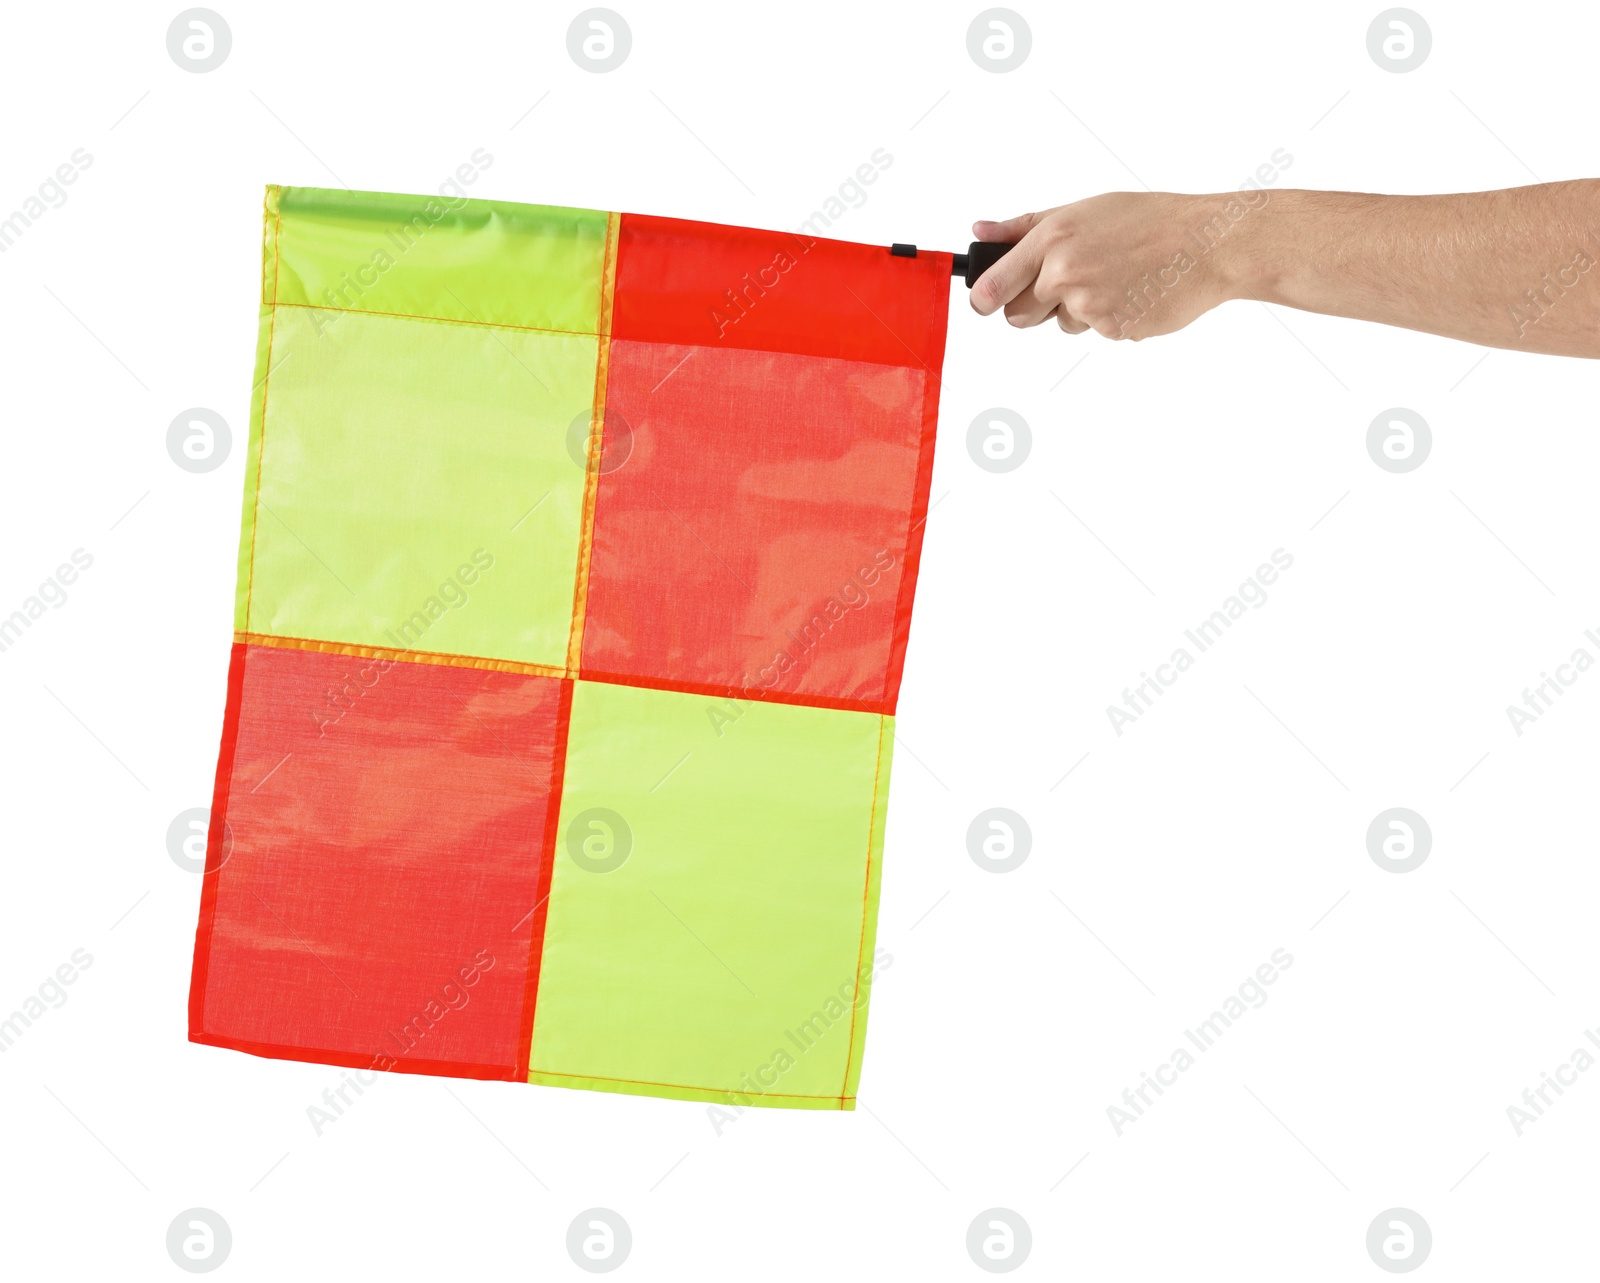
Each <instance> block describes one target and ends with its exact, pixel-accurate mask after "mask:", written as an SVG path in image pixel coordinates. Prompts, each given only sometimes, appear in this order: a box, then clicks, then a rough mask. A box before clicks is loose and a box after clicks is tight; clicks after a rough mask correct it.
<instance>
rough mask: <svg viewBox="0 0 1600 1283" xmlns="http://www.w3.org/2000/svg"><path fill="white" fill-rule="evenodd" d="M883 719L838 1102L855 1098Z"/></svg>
mask: <svg viewBox="0 0 1600 1283" xmlns="http://www.w3.org/2000/svg"><path fill="white" fill-rule="evenodd" d="M883 722H884V716H883V714H882V713H879V714H878V757H877V761H875V762H874V763H873V766H872V814H871V818H869V819H868V821H867V875H866V878H865V880H864V881H863V882H862V884H861V940H860V942H859V943H858V944H857V945H856V987H855V993H854V995H853V997H854V998H855V999H856V1001H853V1002H851V1004H850V1042H849V1044H848V1045H847V1049H846V1051H845V1057H844V1082H843V1083H842V1084H841V1085H840V1087H839V1101H840V1103H841V1104H842V1103H843V1102H844V1101H845V1100H847V1099H850V1100H853V1099H855V1098H854V1097H853V1096H852V1097H847V1096H846V1095H845V1091H846V1090H847V1089H848V1088H849V1086H850V1066H851V1065H852V1064H854V1063H855V1058H856V1011H857V1010H858V1009H859V1007H860V1002H859V999H860V997H861V955H862V954H864V953H865V952H866V951H867V899H868V896H869V894H870V892H871V890H872V838H873V835H874V834H875V833H876V832H877V831H878V781H879V780H880V779H881V778H882V777H883Z"/></svg>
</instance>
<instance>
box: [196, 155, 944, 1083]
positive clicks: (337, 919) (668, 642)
mask: <svg viewBox="0 0 1600 1283" xmlns="http://www.w3.org/2000/svg"><path fill="white" fill-rule="evenodd" d="M950 271H951V259H950V256H949V255H948V254H923V255H920V256H918V257H914V258H902V257H895V256H892V255H891V254H890V253H889V251H888V250H887V249H885V248H881V247H874V246H865V245H852V244H846V243H843V242H838V241H826V240H820V239H812V238H809V237H802V236H799V235H797V234H791V233H777V232H764V231H753V230H747V229H743V228H734V227H721V226H716V225H712V224H706V223H693V222H684V221H679V220H676V219H669V218H651V217H640V216H635V215H631V214H621V215H619V214H607V213H603V212H597V211H593V210H580V209H556V208H547V207H543V206H538V205H517V204H508V203H500V202H493V201H476V200H445V199H443V198H430V197H415V196H393V195H381V194H374V193H366V192H345V191H324V190H319V189H314V188H294V187H272V188H269V189H268V191H267V200H266V218H265V235H264V253H263V261H262V276H261V283H262V286H261V288H262V293H261V312H260V332H259V340H258V345H257V362H256V382H255V388H254V393H253V401H252V407H251V423H250V445H249V454H248V463H247V470H246V476H245V500H244V516H243V530H242V535H241V539H240V544H239V569H238V590H237V600H236V607H235V619H234V644H233V651H232V660H231V665H230V669H229V674H228V684H227V704H226V713H225V717H224V725H223V735H222V748H221V753H220V757H219V761H218V766H217V777H216V791H215V796H214V799H213V804H212V810H211V823H210V827H209V836H208V847H207V854H206V869H205V877H204V883H203V890H202V895H201V905H200V923H199V930H198V933H197V938H196V947H195V958H194V974H193V981H192V986H191V990H190V1005H189V1025H190V1034H189V1036H190V1038H191V1040H193V1041H195V1042H199V1043H207V1044H211V1045H213V1046H218V1047H228V1048H233V1049H236V1050H240V1051H245V1052H251V1053H254V1054H256V1055H261V1056H276V1057H283V1058H288V1059H294V1060H306V1061H316V1062H322V1063H326V1064H332V1065H342V1066H347V1067H351V1068H355V1069H360V1070H379V1071H381V1070H394V1071H406V1072H412V1073H427V1074H444V1075H454V1076H458V1077H468V1078H488V1079H509V1080H515V1081H521V1082H532V1083H539V1084H545V1085H551V1086H558V1087H579V1088H589V1089H593V1090H599V1091H611V1092H630V1093H637V1094H644V1095H653V1096H666V1097H673V1098H678V1099H685V1100H695V1101H707V1102H715V1103H728V1102H732V1103H736V1104H740V1105H745V1104H761V1105H778V1106H788V1107H791V1108H808V1109H851V1108H854V1104H855V1095H856V1084H857V1081H858V1079H859V1077H860V1073H861V1062H862V1052H863V1047H864V1044H865V1038H866V1027H867V1005H868V997H869V994H870V991H871V986H872V980H873V977H874V974H875V971H876V970H877V969H878V968H879V967H881V966H882V965H883V963H884V957H883V955H881V954H880V953H879V952H878V950H877V949H876V946H875V935H876V920H877V905H878V887H879V878H880V874H881V870H882V863H883V861H882V853H883V840H884V815H885V807H886V803H887V799H888V789H889V765H890V757H891V748H892V745H893V741H894V719H893V715H894V711H895V705H896V700H897V698H898V694H899V687H900V676H901V669H902V665H903V662H904V658H905V651H906V644H907V638H908V635H909V630H910V623H911V602H912V595H913V590H914V587H915V582H916V576H917V566H918V558H919V554H920V549H921V543H922V527H923V522H924V520H925V518H926V515H927V505H928V488H929V480H930V474H931V470H932V465H933V442H934V427H935V419H936V415H937V404H938V387H939V370H940V366H941V363H942V361H943V357H944V332H945V322H946V310H947V307H948V301H949V292H950Z"/></svg>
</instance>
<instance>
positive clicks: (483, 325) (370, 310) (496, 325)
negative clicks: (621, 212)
mask: <svg viewBox="0 0 1600 1283" xmlns="http://www.w3.org/2000/svg"><path fill="white" fill-rule="evenodd" d="M613 217H614V215H613ZM273 306H274V307H303V308H305V309H306V310H307V311H311V312H349V313H351V314H352V315H354V316H392V317H396V318H397V319H399V320H402V321H440V322H442V323H443V324H445V325H475V326H477V327H478V328H480V329H485V330H526V331H528V332H529V333H531V334H572V335H576V336H577V337H578V338H589V337H590V336H592V335H593V334H594V331H593V330H557V329H552V328H551V327H550V326H547V325H513V324H512V323H511V322H510V321H477V320H462V319H461V318H460V317H456V316H428V315H426V314H425V313H422V312H381V311H379V310H378V309H377V308H375V307H328V306H327V305H326V304H323V303H276V302H275V303H274V304H273Z"/></svg>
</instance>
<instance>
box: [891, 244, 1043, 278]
mask: <svg viewBox="0 0 1600 1283" xmlns="http://www.w3.org/2000/svg"><path fill="white" fill-rule="evenodd" d="M1013 249H1016V246H1015V245H1014V244H1007V243H1005V242H1003V241H973V242H972V244H971V245H969V246H967V252H966V253H965V254H952V255H951V256H950V275H952V276H959V277H961V279H962V280H963V281H965V282H966V285H967V288H968V289H969V290H970V289H971V288H972V287H973V286H974V285H976V284H977V283H978V278H979V277H980V276H982V275H983V274H984V273H985V272H987V271H988V270H989V269H990V268H991V267H993V266H994V265H995V264H996V263H998V262H999V261H1000V260H1001V259H1002V258H1003V257H1004V256H1005V253H1006V251H1007V250H1013ZM889 252H890V253H891V254H893V255H894V256H895V257H896V258H915V257H916V256H917V247H916V246H915V245H891V246H889Z"/></svg>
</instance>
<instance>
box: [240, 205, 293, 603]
mask: <svg viewBox="0 0 1600 1283" xmlns="http://www.w3.org/2000/svg"><path fill="white" fill-rule="evenodd" d="M268 191H269V193H271V194H274V195H275V194H276V192H277V189H276V188H269V189H268ZM282 236H283V211H282V210H281V209H280V208H278V206H277V202H276V201H274V202H273V211H272V317H271V319H270V320H268V322H267V372H266V373H265V374H263V375H262V376H261V436H260V439H259V440H258V441H257V442H256V492H255V499H254V501H253V503H252V504H251V507H250V574H249V577H248V578H247V579H246V581H245V588H244V626H245V628H246V629H248V628H249V627H250V609H251V607H252V606H253V605H254V603H255V595H256V531H257V530H259V529H260V521H261V464H262V460H263V459H264V458H265V457H266V453H267V394H268V393H269V392H270V391H271V390H272V340H273V339H274V338H275V337H276V335H277V331H278V268H279V266H280V265H281V264H282V263H283V252H282V250H281V249H280V248H279V244H278V242H279V240H280V239H281V238H282ZM265 266H266V264H262V267H263V268H265ZM262 284H263V285H265V284H266V273H265V271H263V273H262Z"/></svg>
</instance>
